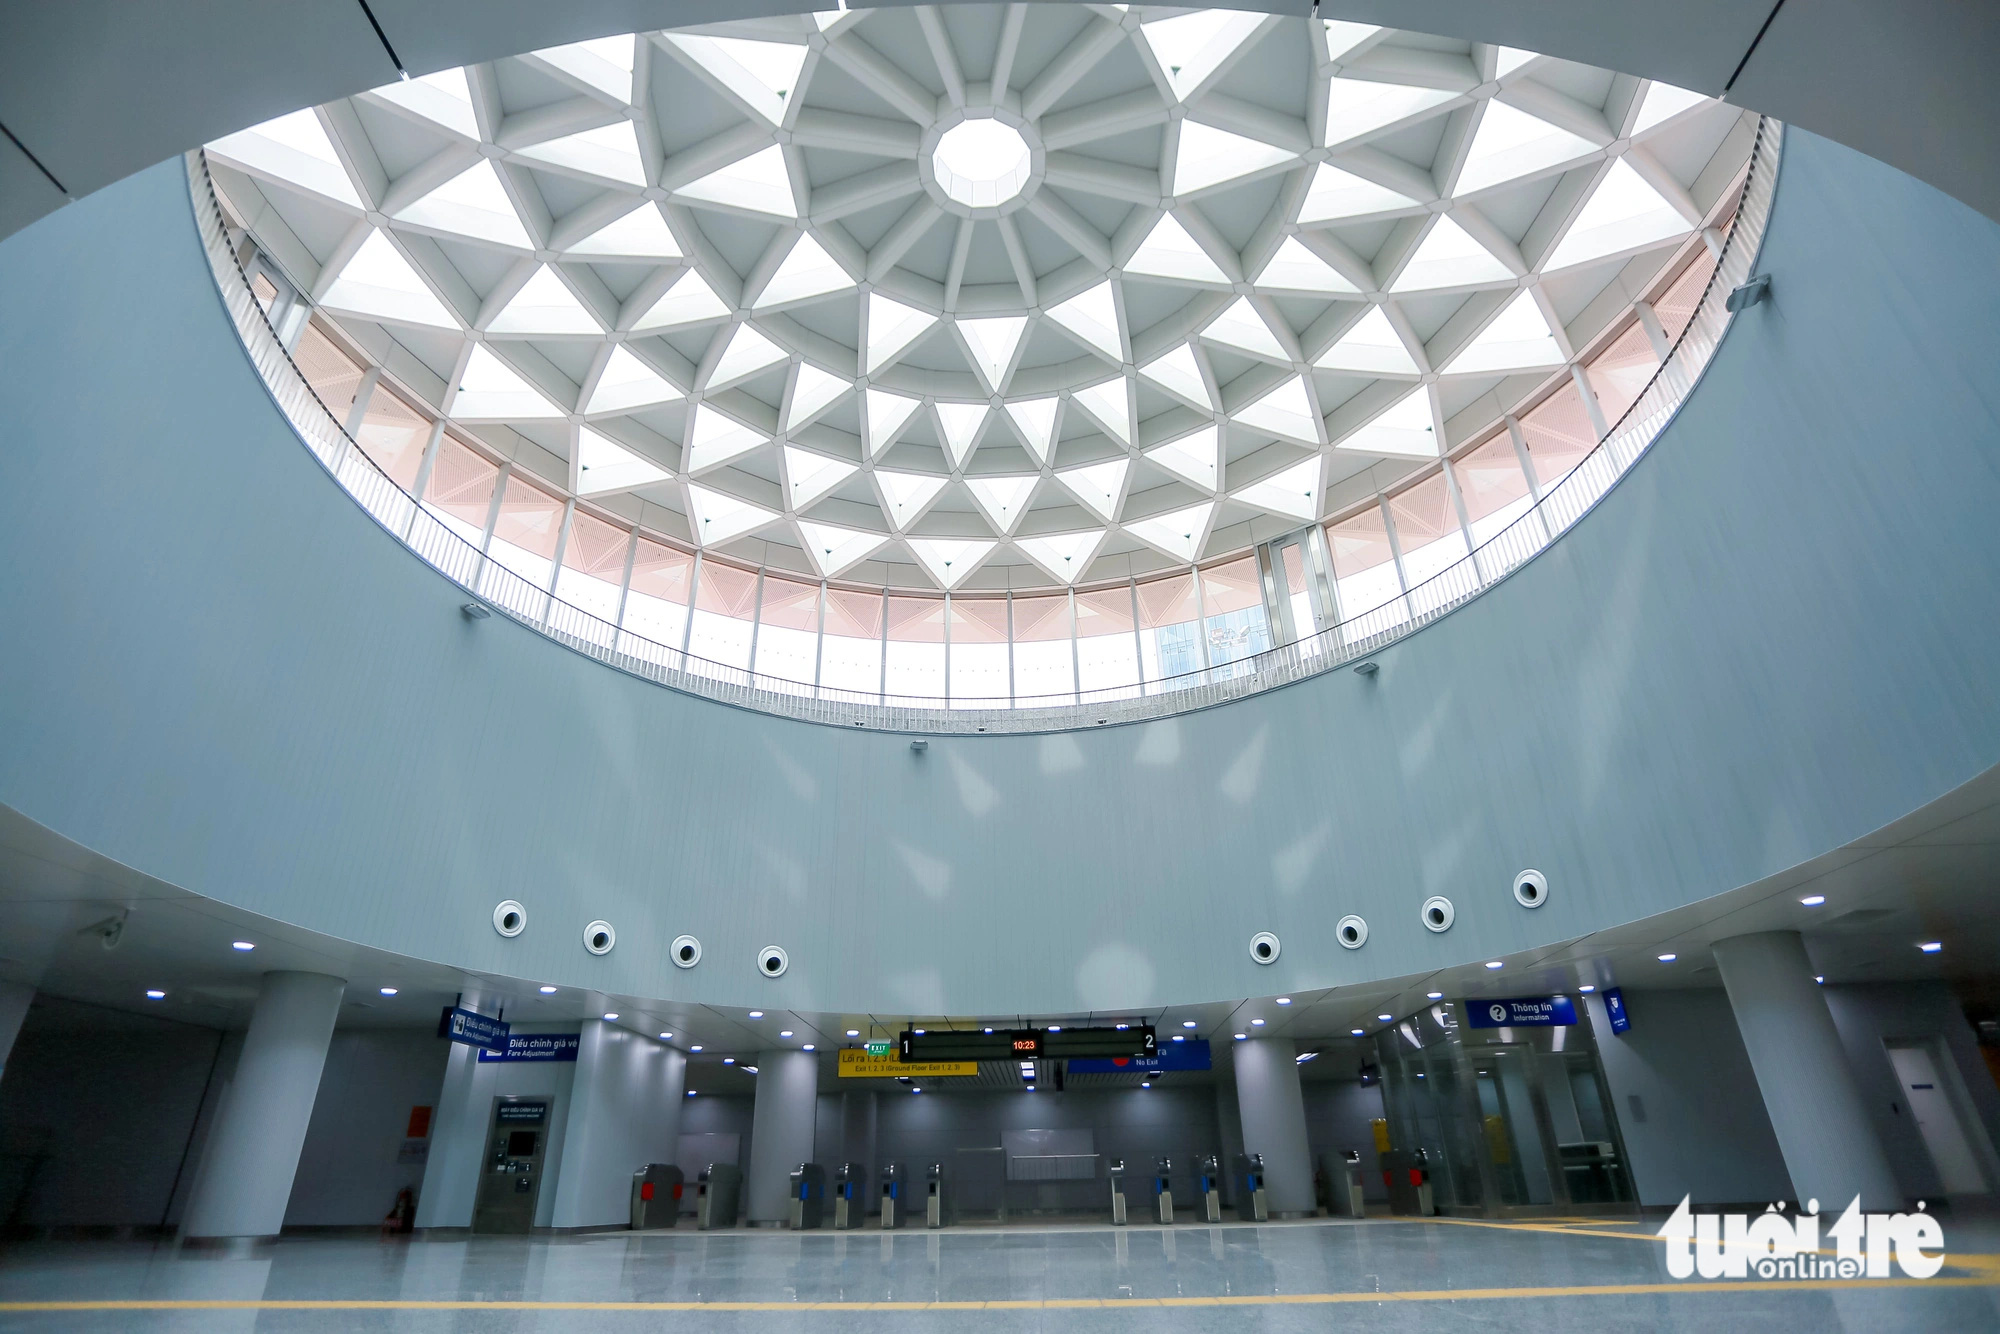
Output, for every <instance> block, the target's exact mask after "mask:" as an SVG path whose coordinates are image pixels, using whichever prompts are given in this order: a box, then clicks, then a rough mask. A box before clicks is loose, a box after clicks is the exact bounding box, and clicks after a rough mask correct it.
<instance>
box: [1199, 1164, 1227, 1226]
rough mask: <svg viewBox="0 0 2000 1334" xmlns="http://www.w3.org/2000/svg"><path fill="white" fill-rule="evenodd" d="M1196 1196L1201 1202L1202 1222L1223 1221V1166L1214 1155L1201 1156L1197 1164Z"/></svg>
mask: <svg viewBox="0 0 2000 1334" xmlns="http://www.w3.org/2000/svg"><path fill="white" fill-rule="evenodd" d="M1195 1167H1196V1169H1197V1170H1196V1175H1197V1176H1198V1178H1199V1180H1198V1181H1197V1182H1196V1186H1195V1195H1196V1197H1197V1198H1199V1199H1200V1200H1201V1221H1202V1222H1204V1223H1220V1222H1221V1221H1222V1164H1221V1163H1220V1162H1218V1161H1217V1160H1216V1157H1215V1155H1214V1154H1212V1153H1206V1154H1203V1155H1202V1156H1201V1159H1200V1161H1199V1162H1197V1163H1196V1164H1195Z"/></svg>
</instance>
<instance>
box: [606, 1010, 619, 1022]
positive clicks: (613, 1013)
mask: <svg viewBox="0 0 2000 1334" xmlns="http://www.w3.org/2000/svg"><path fill="white" fill-rule="evenodd" d="M617 1017H618V1011H616V1010H611V1011H608V1012H607V1013H606V1014H605V1016H604V1022H605V1023H607V1024H608V1023H610V1022H611V1021H612V1020H613V1019H616V1018H617Z"/></svg>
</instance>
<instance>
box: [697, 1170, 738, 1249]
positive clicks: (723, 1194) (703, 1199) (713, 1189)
mask: <svg viewBox="0 0 2000 1334" xmlns="http://www.w3.org/2000/svg"><path fill="white" fill-rule="evenodd" d="M742 1193H743V1173H742V1171H741V1170H739V1169H738V1168H737V1166H736V1164H735V1163H710V1164H709V1165H708V1166H707V1167H704V1168H703V1169H702V1170H701V1175H700V1176H699V1177H697V1178H696V1179H695V1185H694V1225H695V1227H697V1228H699V1229H700V1230H701V1231H703V1232H708V1231H711V1230H713V1229H715V1228H724V1227H735V1226H736V1204H737V1199H738V1197H739V1196H741V1195H742Z"/></svg>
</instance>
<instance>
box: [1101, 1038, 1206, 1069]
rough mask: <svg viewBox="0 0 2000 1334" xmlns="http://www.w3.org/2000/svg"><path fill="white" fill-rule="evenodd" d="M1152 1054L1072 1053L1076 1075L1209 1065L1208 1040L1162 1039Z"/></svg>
mask: <svg viewBox="0 0 2000 1334" xmlns="http://www.w3.org/2000/svg"><path fill="white" fill-rule="evenodd" d="M1154 1050H1155V1051H1156V1053H1157V1054H1156V1055H1153V1056H1072V1057H1071V1058H1070V1062H1069V1072H1070V1073H1071V1074H1073V1075H1157V1074H1166V1073H1171V1072H1173V1071H1175V1070H1206V1069H1208V1068H1209V1054H1208V1039H1207V1038H1195V1039H1194V1040H1193V1041H1191V1042H1162V1043H1160V1044H1159V1046H1158V1047H1157V1048H1155V1049H1154Z"/></svg>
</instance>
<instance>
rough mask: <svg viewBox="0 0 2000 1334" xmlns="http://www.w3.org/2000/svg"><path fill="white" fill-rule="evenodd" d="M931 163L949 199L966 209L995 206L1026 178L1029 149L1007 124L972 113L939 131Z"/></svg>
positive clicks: (1030, 161) (1030, 165) (1018, 189)
mask: <svg viewBox="0 0 2000 1334" xmlns="http://www.w3.org/2000/svg"><path fill="white" fill-rule="evenodd" d="M931 168H932V170H933V171H935V172H936V173H937V184H938V188H939V189H940V190H943V191H944V192H945V194H946V195H947V196H948V197H949V198H951V199H954V200H956V201H957V202H959V203H961V204H964V205H965V206H966V207H967V208H996V207H998V206H999V205H1001V204H1004V203H1006V202H1007V201H1008V200H1010V199H1012V198H1013V197H1014V196H1015V195H1018V194H1020V193H1021V188H1022V187H1023V186H1025V185H1026V184H1027V183H1028V176H1029V174H1030V173H1031V172H1032V170H1033V169H1034V153H1033V151H1032V150H1031V149H1029V147H1028V141H1027V140H1026V139H1024V138H1022V137H1021V132H1020V131H1019V130H1017V129H1015V128H1014V127H1013V126H1012V125H1009V124H1007V122H1005V121H1002V120H995V119H993V118H992V117H990V116H977V117H974V118H972V119H971V120H962V121H960V122H959V123H958V124H956V125H954V126H952V127H951V128H950V129H948V130H946V131H945V132H944V134H943V136H942V137H941V138H939V140H938V144H937V148H936V149H934V150H933V151H932V153H931Z"/></svg>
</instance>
